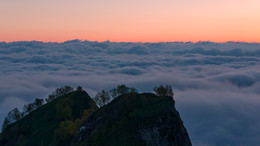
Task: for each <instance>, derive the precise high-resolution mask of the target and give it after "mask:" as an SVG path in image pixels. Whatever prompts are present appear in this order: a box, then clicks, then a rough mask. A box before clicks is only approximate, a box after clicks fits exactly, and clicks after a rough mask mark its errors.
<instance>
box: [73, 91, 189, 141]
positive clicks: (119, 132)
mask: <svg viewBox="0 0 260 146" xmlns="http://www.w3.org/2000/svg"><path fill="white" fill-rule="evenodd" d="M174 104H175V102H174V100H173V98H172V97H170V96H156V95H154V94H151V93H143V94H137V93H128V94H124V95H121V96H119V97H117V98H116V99H114V100H113V101H112V102H111V103H109V104H107V105H105V106H104V107H101V108H100V109H98V110H97V111H95V112H94V113H93V114H92V115H91V116H90V117H89V118H87V120H86V121H85V122H83V124H82V126H81V128H80V130H79V132H78V133H77V134H76V136H75V137H74V139H73V142H72V145H129V146H132V145H149V146H150V145H160V146H180V145H181V146H190V145H191V141H190V138H189V136H188V133H187V131H186V129H185V127H184V125H183V122H182V120H181V118H180V115H179V113H178V112H177V111H176V109H175V105H174Z"/></svg>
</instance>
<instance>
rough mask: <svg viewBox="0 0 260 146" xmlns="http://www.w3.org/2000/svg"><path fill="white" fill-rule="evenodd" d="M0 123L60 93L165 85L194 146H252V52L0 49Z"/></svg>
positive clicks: (257, 48)
mask: <svg viewBox="0 0 260 146" xmlns="http://www.w3.org/2000/svg"><path fill="white" fill-rule="evenodd" d="M0 76H1V77H0V93H1V94H0V122H1V123H2V121H3V118H4V117H5V116H6V114H7V112H8V111H9V110H11V109H12V108H14V107H20V108H21V107H22V106H23V105H24V104H25V103H28V102H31V101H33V100H34V99H35V98H36V97H40V98H45V97H47V95H48V94H49V93H50V92H51V91H53V90H54V89H55V88H57V87H60V86H63V85H72V86H77V85H81V86H83V88H84V89H86V90H87V91H88V92H89V94H90V95H91V96H94V95H95V93H96V92H97V91H100V90H101V89H109V88H113V87H115V86H116V85H118V84H123V83H125V84H127V85H128V86H133V87H136V88H137V89H139V91H141V92H151V91H152V88H153V87H154V86H158V85H160V84H171V85H172V86H173V87H174V92H175V100H176V106H177V110H179V112H180V114H181V117H182V119H183V121H184V125H185V126H186V128H187V130H188V132H189V134H190V137H191V140H192V142H193V144H194V145H257V144H259V143H260V134H259V131H258V129H260V124H259V121H260V117H259V116H258V111H260V106H259V105H260V44H257V43H255V44H254V43H237V42H228V43H212V42H198V43H183V42H169V43H114V42H89V41H79V40H72V41H67V42H63V43H43V42H36V41H32V42H12V43H5V42H0Z"/></svg>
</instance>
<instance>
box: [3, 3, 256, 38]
mask: <svg viewBox="0 0 260 146" xmlns="http://www.w3.org/2000/svg"><path fill="white" fill-rule="evenodd" d="M72 39H80V40H89V41H106V40H109V41H116V42H169V41H170V42H172V41H184V42H187V41H192V42H197V41H212V42H227V41H242V42H260V1H259V0H247V1H244V0H196V1H194V0H160V1H159V0H124V1H122V0H110V1H107V0H92V1H91V0H55V1H54V0H44V1H42V0H0V41H6V42H10V41H23V40H25V41H30V40H37V41H44V42H49V41H51V42H63V41H66V40H72Z"/></svg>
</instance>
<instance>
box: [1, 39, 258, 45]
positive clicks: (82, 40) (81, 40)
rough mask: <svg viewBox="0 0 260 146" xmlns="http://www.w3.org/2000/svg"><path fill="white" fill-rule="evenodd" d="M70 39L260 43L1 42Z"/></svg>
mask: <svg viewBox="0 0 260 146" xmlns="http://www.w3.org/2000/svg"><path fill="white" fill-rule="evenodd" d="M70 41H80V42H98V43H105V42H109V43H143V44H144V43H194V44H195V43H206V42H207V43H216V44H222V43H248V44H259V43H260V42H247V41H233V40H231V41H224V42H217V41H216V42H214V41H209V40H208V41H143V42H142V41H110V40H106V41H98V40H87V39H85V40H84V39H68V40H65V41H42V40H17V41H0V43H15V42H42V43H66V42H70Z"/></svg>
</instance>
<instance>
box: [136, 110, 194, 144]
mask: <svg viewBox="0 0 260 146" xmlns="http://www.w3.org/2000/svg"><path fill="white" fill-rule="evenodd" d="M170 108H171V109H170ZM139 134H140V136H141V138H142V139H143V140H144V141H145V143H146V145H147V146H151V145H160V146H180V145H181V146H190V145H191V141H190V138H189V136H188V133H187V131H186V129H185V127H184V126H183V123H182V121H181V119H180V116H179V114H178V112H177V111H176V110H175V108H174V107H173V106H172V107H169V109H168V111H165V113H163V114H162V115H161V116H160V117H158V120H157V121H156V122H154V123H153V124H152V125H150V126H147V127H146V126H145V128H143V129H141V130H139Z"/></svg>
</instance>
